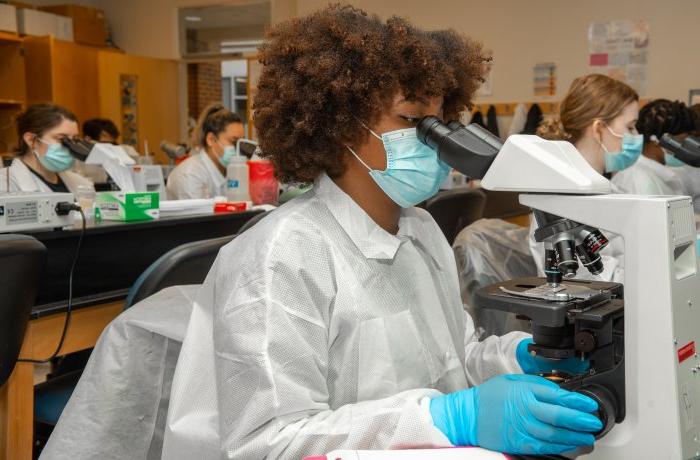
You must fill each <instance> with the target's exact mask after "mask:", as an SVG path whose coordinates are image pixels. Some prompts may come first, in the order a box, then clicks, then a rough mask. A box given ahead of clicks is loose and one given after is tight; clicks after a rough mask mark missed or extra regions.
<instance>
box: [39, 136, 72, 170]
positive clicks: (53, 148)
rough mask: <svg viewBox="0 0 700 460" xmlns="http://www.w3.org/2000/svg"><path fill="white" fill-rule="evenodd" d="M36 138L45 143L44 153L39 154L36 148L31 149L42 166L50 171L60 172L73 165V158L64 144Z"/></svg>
mask: <svg viewBox="0 0 700 460" xmlns="http://www.w3.org/2000/svg"><path fill="white" fill-rule="evenodd" d="M37 140H38V141H39V142H41V143H42V144H46V145H47V149H46V153H45V154H43V155H39V154H38V153H37V152H36V150H33V152H34V155H35V156H36V158H37V160H39V163H41V165H42V166H43V167H44V168H46V169H48V170H49V171H51V172H62V171H66V170H67V169H70V167H71V166H73V163H74V162H75V159H74V158H73V155H71V154H70V151H69V150H68V148H66V146H64V145H63V144H61V143H60V142H58V143H55V144H49V143H48V142H45V141H42V140H41V139H37Z"/></svg>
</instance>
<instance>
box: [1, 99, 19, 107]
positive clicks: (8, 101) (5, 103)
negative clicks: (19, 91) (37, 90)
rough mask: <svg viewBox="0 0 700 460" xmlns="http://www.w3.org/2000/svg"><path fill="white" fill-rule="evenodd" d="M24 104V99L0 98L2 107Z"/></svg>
mask: <svg viewBox="0 0 700 460" xmlns="http://www.w3.org/2000/svg"><path fill="white" fill-rule="evenodd" d="M23 105H24V102H22V101H17V100H14V99H2V98H0V107H5V106H18V107H22V106H23Z"/></svg>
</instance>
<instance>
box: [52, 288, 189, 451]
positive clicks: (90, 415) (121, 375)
mask: <svg viewBox="0 0 700 460" xmlns="http://www.w3.org/2000/svg"><path fill="white" fill-rule="evenodd" d="M198 290H199V285H196V286H195V285H191V286H173V287H169V288H166V289H163V290H162V291H160V292H158V293H156V294H155V295H152V296H150V297H148V298H147V299H144V300H143V301H141V302H139V303H137V304H136V305H134V306H132V307H131V308H129V309H128V310H126V311H125V312H124V313H122V314H121V315H119V317H117V318H116V319H115V320H114V321H112V322H111V323H110V325H109V326H107V328H106V329H105V330H104V331H103V332H102V335H101V336H100V339H99V340H98V341H97V344H96V345H95V349H94V350H93V351H92V354H91V355H90V361H88V364H87V366H86V367H85V370H84V371H83V374H82V376H81V377H80V381H79V382H78V385H77V386H76V387H75V390H74V391H73V394H72V395H71V398H70V400H69V401H68V404H66V407H65V408H64V409H63V413H62V414H61V418H60V419H59V420H58V424H57V425H56V427H55V428H54V430H53V433H52V434H51V437H50V438H49V441H48V443H47V444H46V446H45V447H44V450H43V451H42V453H41V460H88V459H98V458H99V459H103V460H107V459H108V460H112V459H113V460H121V459H126V458H129V459H132V458H133V459H136V458H138V459H148V460H156V459H159V458H161V453H162V447H163V430H164V428H165V419H166V416H167V412H168V401H169V397H170V385H171V383H172V380H173V374H174V372H175V364H176V363H177V357H178V355H179V353H180V346H181V344H182V340H183V338H184V336H185V331H186V330H187V323H188V321H189V317H190V313H191V311H192V302H193V300H194V297H195V295H196V293H197V291H198ZM192 458H197V457H192Z"/></svg>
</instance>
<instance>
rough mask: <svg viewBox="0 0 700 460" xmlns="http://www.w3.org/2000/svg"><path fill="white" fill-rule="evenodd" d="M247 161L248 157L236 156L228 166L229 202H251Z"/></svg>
mask: <svg viewBox="0 0 700 460" xmlns="http://www.w3.org/2000/svg"><path fill="white" fill-rule="evenodd" d="M246 161H247V159H246V157H244V156H242V155H238V154H236V155H235V156H233V157H231V159H230V160H229V163H228V166H226V199H227V200H229V201H250V193H249V191H248V164H247V162H246Z"/></svg>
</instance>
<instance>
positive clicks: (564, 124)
mask: <svg viewBox="0 0 700 460" xmlns="http://www.w3.org/2000/svg"><path fill="white" fill-rule="evenodd" d="M634 101H639V95H638V94H637V92H636V91H635V90H633V89H632V88H631V87H630V86H629V85H626V84H625V83H623V82H621V81H619V80H615V79H613V78H610V77H608V76H605V75H601V74H590V75H586V76H584V77H579V78H577V79H575V80H574V81H573V83H571V87H570V88H569V92H568V93H567V94H566V96H565V97H564V100H562V101H561V103H560V104H559V113H558V114H556V115H554V116H552V117H548V118H546V119H545V120H544V121H543V122H542V124H541V125H540V126H539V128H537V135H538V136H540V137H543V138H545V139H551V140H566V141H569V142H572V143H575V142H577V141H578V140H579V139H581V137H583V134H584V133H585V132H586V129H587V128H588V127H589V126H590V125H591V124H592V123H593V122H594V121H596V120H601V121H604V122H605V123H610V122H611V121H612V120H613V119H615V118H616V117H617V116H618V115H620V113H622V110H623V109H624V108H625V107H626V106H627V105H628V104H630V103H632V102H634Z"/></svg>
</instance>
